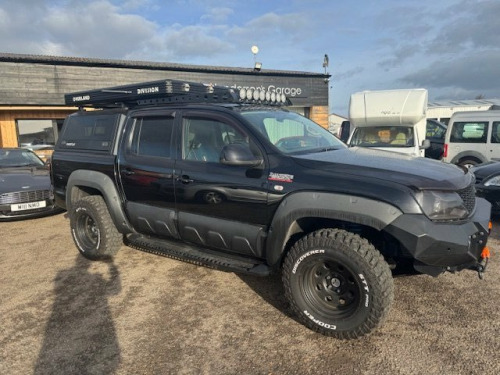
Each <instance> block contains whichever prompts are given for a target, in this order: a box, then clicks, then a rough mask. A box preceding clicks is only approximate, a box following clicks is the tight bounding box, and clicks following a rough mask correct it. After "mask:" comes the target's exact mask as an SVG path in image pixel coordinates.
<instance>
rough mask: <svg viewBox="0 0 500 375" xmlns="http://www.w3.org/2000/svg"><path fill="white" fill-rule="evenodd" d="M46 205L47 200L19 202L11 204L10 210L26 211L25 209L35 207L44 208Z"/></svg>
mask: <svg viewBox="0 0 500 375" xmlns="http://www.w3.org/2000/svg"><path fill="white" fill-rule="evenodd" d="M46 206H47V202H45V201H38V202H29V203H18V204H11V205H10V210H11V211H13V212H14V211H24V210H34V209H37V208H43V207H46Z"/></svg>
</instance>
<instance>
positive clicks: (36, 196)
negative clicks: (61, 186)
mask: <svg viewBox="0 0 500 375" xmlns="http://www.w3.org/2000/svg"><path fill="white" fill-rule="evenodd" d="M49 198H50V190H33V191H16V192H14V193H5V194H0V204H13V203H28V202H36V201H43V200H45V199H49Z"/></svg>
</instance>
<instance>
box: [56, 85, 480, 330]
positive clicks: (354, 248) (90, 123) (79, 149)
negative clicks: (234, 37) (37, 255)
mask: <svg viewBox="0 0 500 375" xmlns="http://www.w3.org/2000/svg"><path fill="white" fill-rule="evenodd" d="M65 99H66V103H67V104H72V105H78V106H80V107H81V110H80V111H78V112H77V113H74V114H72V115H70V116H69V117H68V118H67V119H66V121H65V124H64V127H63V129H62V133H61V135H60V137H59V141H58V143H57V145H56V148H55V152H54V154H53V156H52V161H51V167H52V182H53V185H54V192H55V196H56V202H57V204H58V205H60V206H61V207H63V208H65V209H67V211H68V213H69V217H70V226H71V233H72V236H73V239H74V242H75V244H76V247H77V248H78V250H79V251H80V252H81V254H82V255H83V256H85V257H87V258H89V259H95V260H97V259H102V258H107V257H111V256H113V255H114V254H115V253H116V252H117V251H118V250H119V249H120V247H121V246H122V245H123V243H124V242H125V244H126V245H128V246H131V247H135V248H139V249H143V250H146V251H150V252H153V253H157V254H161V255H166V256H170V257H173V258H175V259H179V260H184V261H187V262H191V263H194V264H197V265H204V266H208V267H212V268H216V269H221V270H226V271H234V272H243V273H248V274H254V275H259V276H266V275H268V274H270V273H271V272H281V274H282V281H283V284H284V290H285V293H286V297H287V299H288V301H289V302H290V305H291V308H292V309H293V311H294V312H295V314H296V315H297V317H298V318H299V320H300V321H301V322H302V323H303V324H305V325H306V326H307V327H309V328H311V329H312V330H314V331H317V332H320V333H322V334H324V335H328V336H334V337H337V338H342V339H349V338H357V337H359V336H362V335H365V334H368V333H369V332H371V331H372V330H373V329H374V328H376V327H378V326H379V325H380V324H381V322H382V321H383V320H384V318H385V317H386V315H387V312H388V311H389V308H390V305H391V303H392V300H393V292H394V286H393V278H392V271H393V270H394V269H396V270H397V269H398V268H401V267H408V265H411V266H412V267H413V268H412V269H413V270H414V271H417V272H420V273H425V274H429V275H432V276H437V275H439V274H440V273H442V272H445V271H450V272H455V271H460V270H463V269H472V270H475V271H478V272H479V274H480V275H482V272H483V271H484V269H485V266H486V263H487V259H488V250H487V247H486V242H487V239H488V235H489V219H490V204H489V203H488V202H486V201H485V200H484V199H481V198H476V197H475V191H474V178H473V176H472V175H471V173H469V172H468V171H465V170H463V169H460V168H459V167H457V166H454V165H448V164H445V163H441V162H438V161H435V160H429V159H424V158H412V157H406V156H402V155H395V154H393V153H388V152H382V151H375V150H369V149H364V148H351V149H349V148H347V147H346V146H345V144H344V143H342V142H341V141H339V140H338V139H337V138H336V137H334V136H333V135H332V134H330V133H329V132H328V131H327V130H325V129H323V128H322V127H320V126H319V125H317V124H315V123H314V122H312V121H310V120H308V119H307V118H305V117H303V116H301V115H299V114H297V113H294V112H293V111H289V110H287V109H284V105H286V104H290V103H289V102H288V101H287V99H286V98H284V97H282V96H281V95H277V94H275V93H269V92H267V93H266V92H263V91H252V90H244V89H243V90H241V91H240V92H235V91H234V90H232V89H229V88H225V87H217V86H215V87H214V86H212V85H203V84H196V83H187V82H179V81H170V80H166V81H155V82H147V83H142V84H136V85H125V86H120V87H112V88H106V89H102V90H89V91H86V92H78V93H73V94H67V95H66V96H65ZM85 107H94V108H93V109H96V108H100V109H98V110H91V111H85V110H84V108H85Z"/></svg>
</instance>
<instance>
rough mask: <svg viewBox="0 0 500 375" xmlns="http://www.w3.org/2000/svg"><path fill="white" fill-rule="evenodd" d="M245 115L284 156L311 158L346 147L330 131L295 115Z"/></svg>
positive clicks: (276, 112)
mask: <svg viewBox="0 0 500 375" xmlns="http://www.w3.org/2000/svg"><path fill="white" fill-rule="evenodd" d="M242 115H243V117H245V118H246V119H247V120H248V121H249V122H250V123H251V124H252V126H253V127H254V128H256V129H257V130H258V131H260V132H261V133H262V134H263V135H264V136H265V138H267V139H268V140H269V142H271V143H272V144H273V145H274V146H275V147H276V148H278V149H279V150H280V151H281V152H282V153H284V154H307V153H314V152H322V151H328V150H335V149H340V148H345V147H346V145H345V144H344V143H342V142H341V141H340V140H339V139H338V138H337V137H335V136H334V135H333V134H332V133H330V132H329V131H328V130H326V129H324V128H322V127H321V126H320V125H318V124H316V123H315V122H313V121H311V120H309V119H307V118H305V117H304V116H301V115H299V114H297V113H294V112H288V111H282V110H276V111H272V110H267V111H266V110H263V111H243V112H242Z"/></svg>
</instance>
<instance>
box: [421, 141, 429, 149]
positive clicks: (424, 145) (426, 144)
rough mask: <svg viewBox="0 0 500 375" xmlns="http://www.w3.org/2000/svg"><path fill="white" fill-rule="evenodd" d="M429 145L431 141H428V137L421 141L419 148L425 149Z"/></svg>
mask: <svg viewBox="0 0 500 375" xmlns="http://www.w3.org/2000/svg"><path fill="white" fill-rule="evenodd" d="M429 147H431V141H429V140H428V139H424V140H423V141H422V146H420V149H421V150H427V149H428V148H429Z"/></svg>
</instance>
